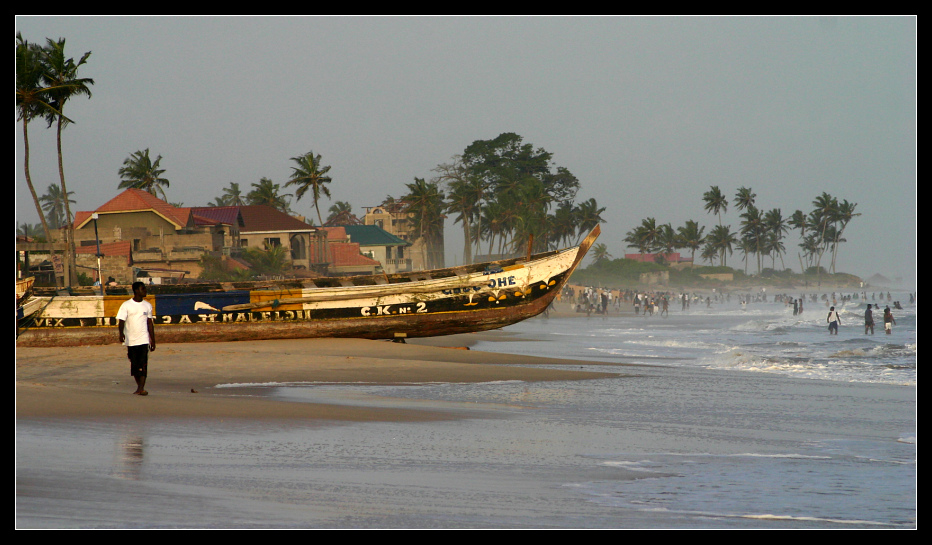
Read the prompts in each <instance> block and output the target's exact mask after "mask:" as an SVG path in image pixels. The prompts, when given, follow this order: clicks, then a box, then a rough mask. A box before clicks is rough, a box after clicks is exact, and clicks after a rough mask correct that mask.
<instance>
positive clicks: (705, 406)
mask: <svg viewBox="0 0 932 545" xmlns="http://www.w3.org/2000/svg"><path fill="white" fill-rule="evenodd" d="M900 300H901V301H903V300H906V298H905V297H903V298H901V299H900ZM836 306H837V307H840V308H841V313H840V314H841V320H842V327H841V330H840V332H839V334H838V335H837V336H829V335H828V332H827V329H826V325H825V324H824V320H825V314H826V313H827V310H824V309H822V308H821V307H819V308H818V309H817V308H816V306H815V305H810V306H808V307H807V308H806V310H805V312H804V315H803V316H802V317H800V316H793V315H792V310H791V309H787V308H786V307H784V306H782V305H779V304H775V303H760V304H755V303H751V304H749V305H747V307H744V308H742V307H741V306H740V305H738V304H737V302H735V303H731V304H721V305H714V304H713V305H712V306H711V307H710V308H707V307H705V306H704V305H699V306H697V305H693V306H692V307H691V309H690V310H688V311H685V312H683V311H680V310H679V309H678V308H676V309H671V311H670V316H667V317H661V316H657V315H654V316H648V317H645V316H632V315H609V316H606V317H602V316H598V315H593V316H591V317H572V318H543V317H541V318H535V319H533V320H528V321H526V322H523V323H521V324H517V325H515V326H510V327H508V328H506V329H505V330H504V332H505V335H506V336H507V338H508V339H509V340H508V341H506V342H480V343H479V344H478V345H476V346H474V347H473V349H474V350H485V351H498V352H504V353H513V354H527V355H535V356H555V357H568V358H575V359H579V360H583V361H584V362H586V361H587V362H588V363H583V364H582V365H581V367H582V368H583V369H588V370H592V371H600V372H604V371H609V372H615V373H617V376H615V377H611V378H601V379H594V380H582V381H567V382H547V383H531V382H524V381H498V382H487V383H480V384H451V383H435V384H419V385H405V384H399V385H390V386H386V385H373V384H358V383H354V384H333V383H303V384H268V385H265V386H264V387H263V388H260V389H259V390H261V391H262V392H263V394H262V395H267V396H270V397H274V398H277V399H283V400H289V401H293V402H296V403H301V402H327V403H346V404H354V405H366V406H371V407H405V408H414V409H425V410H443V411H449V412H451V413H453V414H456V415H458V417H459V418H456V419H451V420H442V421H437V422H417V423H398V422H366V423H350V424H334V423H326V422H313V423H307V424H305V425H301V424H294V423H289V424H268V423H256V422H238V421H219V422H218V421H191V420H183V421H165V422H152V421H146V422H133V421H129V422H126V421H112V422H110V421H95V422H81V421H73V420H67V421H65V420H63V421H60V422H49V421H18V422H17V494H16V497H17V515H16V520H17V526H18V527H82V528H112V527H134V528H139V527H144V528H150V527H153V528H165V527H168V528H191V527H195V528H776V529H796V528H816V529H821V528H869V529H900V528H915V527H916V526H917V519H916V510H917V497H916V495H917V485H916V474H917V471H916V450H917V443H916V428H917V426H916V424H917V421H916V364H917V359H916V306H915V305H912V306H909V305H906V308H904V310H902V311H895V312H894V316H895V317H896V320H897V326H895V327H894V329H893V334H892V335H889V336H888V335H885V334H884V333H883V328H882V321H881V320H880V319H879V316H880V313H875V322H877V323H878V324H880V325H879V326H878V327H876V328H875V335H874V336H872V337H871V336H864V335H863V333H864V332H863V325H862V318H861V316H862V315H863V306H864V305H861V304H858V303H856V302H851V303H848V304H846V305H843V306H842V305H836ZM561 368H565V367H561ZM240 386H241V385H229V384H228V385H218V387H223V388H226V391H228V392H230V393H231V395H238V394H237V392H239V391H240V390H242V391H243V394H242V395H255V392H256V391H257V388H256V386H255V385H250V388H248V389H245V388H240ZM246 392H249V393H248V394H247V393H246Z"/></svg>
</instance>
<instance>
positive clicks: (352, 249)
mask: <svg viewBox="0 0 932 545" xmlns="http://www.w3.org/2000/svg"><path fill="white" fill-rule="evenodd" d="M330 255H331V256H332V259H333V262H332V263H331V266H332V267H347V266H357V265H372V266H375V265H381V263H379V262H378V261H376V260H374V259H372V258H369V257H366V256H364V255H362V254H361V253H359V244H356V243H355V242H342V243H338V244H330Z"/></svg>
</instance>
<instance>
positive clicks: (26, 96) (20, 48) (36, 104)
mask: <svg viewBox="0 0 932 545" xmlns="http://www.w3.org/2000/svg"><path fill="white" fill-rule="evenodd" d="M42 55H43V53H42V49H41V48H40V47H38V46H36V45H35V44H30V43H29V42H27V41H26V40H24V39H23V36H22V34H20V33H19V32H17V33H16V115H17V121H19V120H22V122H23V145H24V151H25V155H24V161H23V168H24V169H25V171H26V185H27V186H29V193H30V194H32V201H33V202H34V203H35V205H36V213H38V215H39V220H40V222H41V223H42V230H43V231H44V232H45V239H46V240H48V241H51V240H52V236H51V232H50V231H49V225H48V222H46V220H45V214H43V213H42V205H41V203H40V202H39V196H38V195H37V194H36V190H35V187H34V186H33V185H32V176H30V174H29V122H30V121H32V120H33V119H35V118H36V117H39V116H41V115H44V113H45V111H47V110H49V109H54V107H53V106H52V105H51V103H50V102H51V101H50V99H49V97H48V89H46V88H45V87H44V86H43V85H42V69H43V68H42ZM56 278H57V277H56Z"/></svg>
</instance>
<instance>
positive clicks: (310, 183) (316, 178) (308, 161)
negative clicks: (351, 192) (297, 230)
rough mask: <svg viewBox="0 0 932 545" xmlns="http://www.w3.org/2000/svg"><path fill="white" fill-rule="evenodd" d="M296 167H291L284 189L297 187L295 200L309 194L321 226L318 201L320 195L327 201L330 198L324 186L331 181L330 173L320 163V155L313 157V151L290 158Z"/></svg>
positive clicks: (328, 169)
mask: <svg viewBox="0 0 932 545" xmlns="http://www.w3.org/2000/svg"><path fill="white" fill-rule="evenodd" d="M291 160H292V161H294V162H295V163H296V164H297V166H294V167H291V178H290V179H289V180H288V181H287V182H286V183H285V187H288V186H290V185H294V186H297V188H298V189H297V190H296V191H295V197H296V198H297V200H299V201H300V200H301V197H303V196H304V194H305V193H307V192H308V191H310V192H311V197H312V198H313V199H314V209H315V210H317V221H318V224H319V225H323V223H324V221H323V220H322V219H321V217H320V205H319V204H318V201H320V197H321V195H325V196H326V197H327V198H328V199H329V198H330V189H328V188H327V185H326V184H329V183H330V182H331V181H332V179H331V178H330V176H327V173H328V172H330V167H329V166H323V165H321V162H320V154H317V155H314V152H313V151H309V152H307V153H305V154H304V155H299V156H297V157H292V158H291Z"/></svg>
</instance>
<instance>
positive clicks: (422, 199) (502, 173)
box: [16, 33, 605, 263]
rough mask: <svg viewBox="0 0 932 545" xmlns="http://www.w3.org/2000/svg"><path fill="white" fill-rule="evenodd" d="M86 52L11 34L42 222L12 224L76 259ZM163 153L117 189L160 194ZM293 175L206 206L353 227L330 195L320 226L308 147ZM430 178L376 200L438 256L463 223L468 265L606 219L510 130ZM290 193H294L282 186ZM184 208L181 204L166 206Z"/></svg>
mask: <svg viewBox="0 0 932 545" xmlns="http://www.w3.org/2000/svg"><path fill="white" fill-rule="evenodd" d="M90 55H91V53H90V52H87V53H85V54H84V55H83V56H82V57H81V58H80V59H78V60H74V59H73V58H69V57H68V56H67V55H66V54H65V40H64V39H63V38H60V39H58V40H51V39H48V40H47V41H46V45H45V46H40V45H37V44H33V43H29V42H27V41H26V40H25V39H23V37H22V35H21V34H19V33H17V35H16V111H17V120H18V121H22V123H23V125H22V126H23V137H24V145H25V161H24V168H25V175H26V183H27V185H28V186H29V190H30V192H31V194H32V197H33V201H34V202H35V206H36V211H37V213H38V216H39V219H40V224H41V227H36V226H30V225H28V224H26V225H24V226H22V227H21V228H18V231H19V232H22V233H23V234H27V235H30V236H36V235H39V234H40V233H41V235H40V236H42V237H44V238H45V240H53V239H54V237H53V236H52V233H51V231H52V230H54V229H63V232H64V234H65V240H66V241H68V243H69V244H70V246H71V252H70V254H71V256H72V259H73V255H74V233H73V228H74V215H73V214H72V212H71V204H73V203H74V202H75V201H74V200H73V199H72V198H71V197H72V195H73V194H74V192H73V191H68V189H67V185H66V182H65V174H64V166H63V159H62V148H61V132H62V130H63V129H64V128H65V127H67V126H68V125H69V124H71V123H74V120H73V119H71V118H69V117H67V116H65V114H64V107H65V104H66V103H67V102H68V101H69V100H70V99H71V98H73V97H77V96H87V97H90V96H91V91H90V88H91V86H92V85H94V80H93V79H90V78H83V77H79V76H78V71H79V69H80V68H81V67H82V66H84V65H85V64H86V63H87V61H88V58H89V57H90ZM36 119H43V120H45V121H46V122H47V124H48V127H49V128H51V127H53V126H54V127H55V129H56V135H57V142H58V167H59V175H60V182H59V184H52V185H50V186H49V187H48V189H47V190H46V193H45V194H44V195H42V196H41V197H40V196H38V195H37V193H36V190H35V188H34V187H33V183H32V178H31V176H30V172H29V162H30V159H31V158H30V155H29V128H30V122H31V121H33V120H36ZM162 160H163V158H162V156H161V155H155V156H153V154H151V153H150V150H149V149H148V148H147V149H145V150H138V151H135V152H132V153H130V155H129V156H128V157H127V158H126V159H125V160H124V162H123V165H122V166H121V167H120V168H119V169H118V171H117V174H118V176H119V178H120V182H119V184H118V189H127V188H135V189H141V190H144V191H147V192H149V193H151V194H152V195H155V196H157V197H159V198H161V199H163V200H166V201H167V200H168V199H167V194H166V189H168V188H169V187H170V185H171V182H170V181H169V179H168V177H167V176H166V174H165V172H166V169H165V168H164V166H163V165H162ZM291 161H292V166H291V175H290V176H289V177H288V179H287V180H285V181H284V183H283V184H280V183H277V182H275V181H273V180H272V179H270V178H267V177H263V178H261V179H260V180H259V181H258V182H255V183H252V184H251V187H252V189H251V190H249V191H248V192H247V193H245V194H244V193H243V190H242V189H241V188H240V185H239V183H236V182H231V183H230V184H229V186H228V187H227V188H225V189H223V193H222V194H221V195H220V196H218V197H216V198H215V200H214V201H213V202H211V203H208V205H209V206H232V205H244V204H265V205H269V206H272V207H274V208H276V209H278V210H281V211H283V212H286V213H292V212H291V205H292V199H294V200H295V201H300V200H301V199H302V198H304V197H308V198H309V199H310V200H311V201H313V206H314V209H315V212H316V216H317V220H318V222H319V224H320V225H324V224H326V223H330V224H338V223H342V224H346V223H358V222H359V219H358V218H357V217H356V216H355V215H354V214H352V206H351V205H350V204H349V203H348V202H346V201H337V202H336V203H335V204H334V205H333V206H331V207H330V215H329V216H328V218H327V221H326V222H325V221H324V219H323V217H322V214H321V212H320V200H321V199H322V198H323V197H326V198H328V199H330V197H331V194H330V189H329V186H330V185H331V183H332V181H333V180H332V178H331V177H330V175H329V171H330V166H326V165H324V164H323V163H322V158H321V155H320V154H315V153H314V152H313V151H309V152H307V153H305V154H303V155H298V156H296V157H292V158H291ZM433 172H434V174H435V175H434V176H433V177H431V178H430V179H426V178H418V177H415V178H414V180H413V182H411V183H407V184H404V187H405V190H406V191H405V192H404V193H403V194H402V195H401V196H399V197H397V198H395V197H392V196H391V195H388V196H386V198H385V199H384V200H383V202H382V203H381V204H382V205H384V206H386V207H388V208H390V209H391V211H392V212H402V213H407V214H409V215H410V217H411V221H412V223H413V229H414V232H415V233H417V236H418V237H421V238H423V239H424V241H425V242H426V245H427V249H428V254H431V253H436V252H437V251H438V248H440V249H441V250H440V251H441V252H442V240H443V226H444V220H445V219H446V218H448V217H451V216H452V217H453V221H454V223H458V224H460V225H461V226H462V229H463V237H464V250H463V262H464V263H471V262H472V261H473V256H474V255H476V254H480V253H482V251H483V250H484V251H485V253H486V254H493V253H498V254H504V253H518V252H523V251H524V250H525V249H528V248H529V249H532V250H533V251H545V250H549V249H553V248H556V247H559V246H560V245H569V244H571V243H573V242H575V241H578V239H579V237H581V236H582V235H583V234H585V233H587V232H589V230H591V229H592V228H593V227H595V225H597V224H599V223H603V222H604V221H605V220H604V219H603V218H602V213H604V211H605V208H604V207H600V206H599V205H598V203H597V202H596V200H595V199H594V198H590V199H588V200H585V201H582V202H579V203H577V202H576V201H575V199H576V195H577V192H578V191H579V188H580V183H579V180H578V179H577V178H576V176H574V175H573V174H572V173H571V172H570V171H569V170H568V169H566V168H565V167H562V166H557V165H555V164H554V163H553V154H552V153H551V152H548V151H546V150H544V149H543V148H535V147H534V146H533V145H532V144H530V143H526V142H524V141H523V138H522V137H521V136H519V135H517V134H515V133H503V134H500V135H499V136H497V137H496V138H493V139H490V140H476V141H474V142H473V143H472V144H470V145H468V146H467V147H466V148H465V149H464V150H463V152H462V153H461V154H458V155H455V156H454V157H453V158H452V159H451V160H450V162H448V163H443V164H440V165H438V166H437V167H436V168H434V169H433ZM289 189H293V193H285V191H287V190H289ZM173 204H176V205H177V206H181V204H180V203H173Z"/></svg>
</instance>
